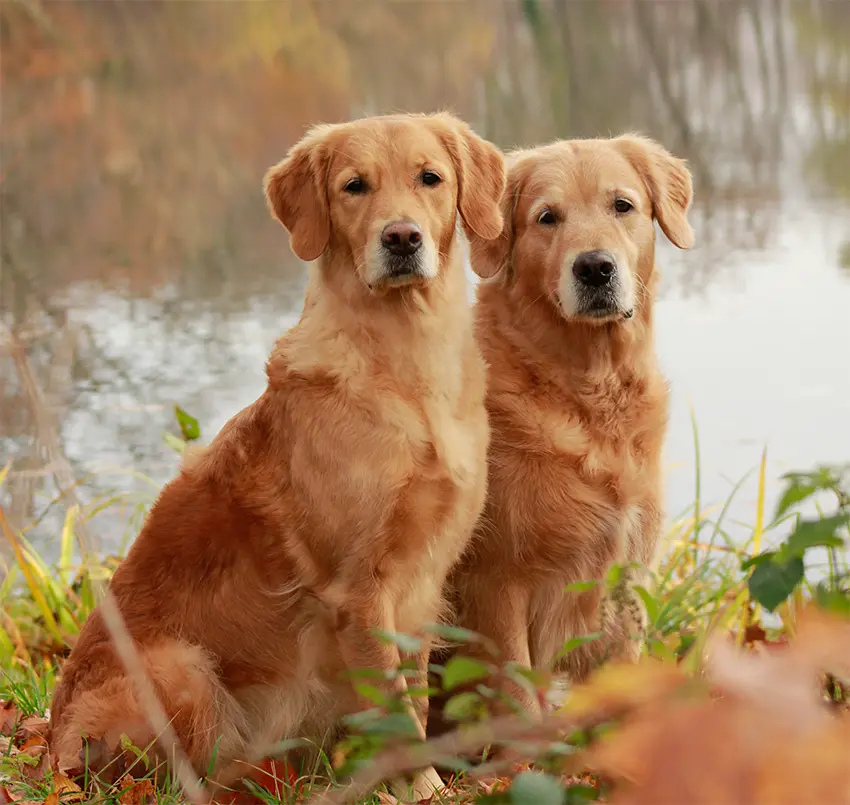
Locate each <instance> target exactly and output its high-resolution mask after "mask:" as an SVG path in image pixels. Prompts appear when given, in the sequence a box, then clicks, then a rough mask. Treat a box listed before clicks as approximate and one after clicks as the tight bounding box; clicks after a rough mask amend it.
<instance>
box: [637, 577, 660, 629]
mask: <svg viewBox="0 0 850 805" xmlns="http://www.w3.org/2000/svg"><path fill="white" fill-rule="evenodd" d="M632 589H634V591H635V592H636V593H637V594H638V595H639V596H640V600H641V601H643V607H644V609H645V610H646V618H647V620H648V621H649V625H650V626H655V624H656V623H658V601H656V600H655V597H654V596H653V595H652V593H650V592H649V590H647V589H646V587H643V586H641V585H640V584H635V585H633V587H632Z"/></svg>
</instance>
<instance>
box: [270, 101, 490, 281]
mask: <svg viewBox="0 0 850 805" xmlns="http://www.w3.org/2000/svg"><path fill="white" fill-rule="evenodd" d="M504 186H505V169H504V159H503V157H502V154H501V152H500V151H499V150H498V149H496V148H495V147H494V146H493V145H491V144H490V143H488V142H486V141H485V140H482V139H481V138H480V137H478V136H477V135H475V134H474V133H473V132H472V131H471V130H470V128H469V127H468V126H467V125H466V124H465V123H463V122H462V121H460V120H458V119H456V118H454V117H453V116H451V115H448V114H434V115H387V116H382V117H372V118H365V119H362V120H355V121H353V122H351V123H342V124H337V125H325V126H317V127H315V128H313V129H311V130H310V131H309V132H308V133H307V135H306V136H305V137H304V138H303V139H302V140H301V141H300V142H299V143H297V144H296V145H295V146H294V147H293V148H292V149H291V150H290V152H289V154H288V155H287V157H286V159H284V160H283V161H282V162H281V163H279V164H278V165H276V166H275V167H273V168H271V169H270V170H269V172H268V173H267V175H266V180H265V188H266V196H267V199H268V202H269V206H270V207H271V210H272V213H273V214H274V216H275V217H276V218H277V219H278V220H279V221H280V222H281V223H282V224H283V225H284V226H285V227H286V229H287V230H289V233H290V243H291V246H292V251H293V252H295V254H296V255H298V257H300V258H301V259H302V260H306V261H310V260H315V259H317V258H318V257H320V256H321V255H322V254H324V253H325V252H326V251H332V252H333V253H334V255H335V256H338V257H342V259H343V260H344V261H345V263H346V264H347V265H350V266H353V268H354V272H353V273H356V275H357V277H359V279H360V280H362V282H363V283H365V285H366V286H368V287H369V288H370V289H371V290H386V289H388V288H393V287H401V286H409V285H419V286H422V285H427V284H428V283H430V282H431V281H433V280H434V279H435V278H436V277H437V276H438V275H439V274H440V270H441V267H442V265H443V263H444V259H445V257H446V255H447V253H448V250H449V247H450V246H451V243H452V239H453V237H454V231H455V223H456V218H457V213H458V211H459V212H460V215H461V218H462V220H463V223H464V224H465V226H466V229H467V232H468V233H469V234H470V235H474V236H476V237H478V238H481V239H484V240H486V239H489V238H494V237H497V236H498V235H499V233H500V232H501V230H502V216H501V210H500V202H501V196H502V193H503V190H504Z"/></svg>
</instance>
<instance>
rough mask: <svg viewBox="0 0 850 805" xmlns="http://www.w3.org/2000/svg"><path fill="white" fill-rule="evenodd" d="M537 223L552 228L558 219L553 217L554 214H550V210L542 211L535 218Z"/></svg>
mask: <svg viewBox="0 0 850 805" xmlns="http://www.w3.org/2000/svg"><path fill="white" fill-rule="evenodd" d="M537 223H538V224H545V225H546V226H552V224H556V223H558V219H557V218H556V217H555V213H554V212H552V210H543V212H541V213H540V215H538V216H537Z"/></svg>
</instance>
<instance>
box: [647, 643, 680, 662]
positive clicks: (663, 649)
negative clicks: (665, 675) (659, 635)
mask: <svg viewBox="0 0 850 805" xmlns="http://www.w3.org/2000/svg"><path fill="white" fill-rule="evenodd" d="M649 653H650V655H651V656H652V657H657V658H658V659H659V660H667V662H675V660H676V655H675V653H673V652H672V651H670V649H669V648H667V646H665V645H664V643H662V642H661V641H660V640H651V641H650V642H649Z"/></svg>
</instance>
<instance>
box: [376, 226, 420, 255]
mask: <svg viewBox="0 0 850 805" xmlns="http://www.w3.org/2000/svg"><path fill="white" fill-rule="evenodd" d="M381 243H383V244H384V248H385V249H386V250H387V251H388V252H392V254H397V255H398V256H399V257H409V256H410V255H411V254H413V253H414V252H416V251H417V250H418V249H419V247H420V246H421V245H422V230H421V229H420V228H419V227H418V226H416V224H413V223H410V222H409V221H393V222H392V223H391V224H387V225H386V226H385V227H384V231H383V232H381Z"/></svg>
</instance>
